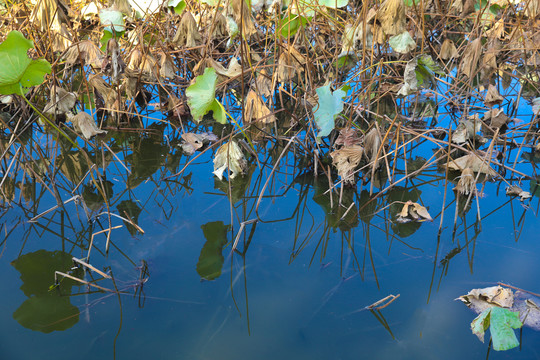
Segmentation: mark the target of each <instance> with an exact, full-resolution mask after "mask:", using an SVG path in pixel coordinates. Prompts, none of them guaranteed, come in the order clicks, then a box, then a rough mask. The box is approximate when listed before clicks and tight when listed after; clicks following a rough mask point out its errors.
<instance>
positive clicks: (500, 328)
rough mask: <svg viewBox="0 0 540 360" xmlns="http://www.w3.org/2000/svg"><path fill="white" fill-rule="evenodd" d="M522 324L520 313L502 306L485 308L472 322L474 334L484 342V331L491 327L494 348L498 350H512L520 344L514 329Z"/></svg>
mask: <svg viewBox="0 0 540 360" xmlns="http://www.w3.org/2000/svg"><path fill="white" fill-rule="evenodd" d="M522 326H523V324H522V323H521V321H520V320H519V313H517V312H514V311H511V310H508V309H503V308H500V307H492V308H489V309H486V310H484V311H483V312H482V313H481V314H480V315H479V316H478V317H476V318H475V319H474V320H473V321H472V323H471V329H472V332H473V334H475V335H476V336H478V338H479V339H480V340H481V341H482V342H484V332H485V331H486V330H487V329H488V328H489V330H490V332H491V340H492V341H493V349H495V350H497V351H504V350H510V349H513V348H515V347H516V346H519V341H518V339H517V338H516V334H515V333H514V330H513V329H519V328H520V327H522Z"/></svg>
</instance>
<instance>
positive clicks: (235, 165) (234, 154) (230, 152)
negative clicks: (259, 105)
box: [213, 140, 247, 180]
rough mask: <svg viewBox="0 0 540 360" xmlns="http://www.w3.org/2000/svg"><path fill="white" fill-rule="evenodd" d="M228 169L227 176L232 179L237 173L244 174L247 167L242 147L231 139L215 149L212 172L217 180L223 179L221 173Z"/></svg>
mask: <svg viewBox="0 0 540 360" xmlns="http://www.w3.org/2000/svg"><path fill="white" fill-rule="evenodd" d="M227 169H229V176H230V178H231V179H234V178H235V177H236V176H237V175H238V174H244V173H245V171H246V169H247V161H246V159H245V158H244V154H243V153H242V149H240V146H238V144H237V143H236V141H234V140H231V141H229V142H227V143H225V144H223V145H221V147H220V148H219V149H218V150H217V151H216V155H215V156H214V172H213V174H214V175H216V176H217V177H218V178H219V180H223V173H224V172H225V170H227Z"/></svg>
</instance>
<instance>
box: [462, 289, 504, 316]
mask: <svg viewBox="0 0 540 360" xmlns="http://www.w3.org/2000/svg"><path fill="white" fill-rule="evenodd" d="M456 300H461V301H463V302H464V303H465V304H466V305H467V306H468V307H472V308H474V309H475V311H476V309H479V310H480V309H482V310H480V312H482V311H484V310H485V309H488V308H490V307H492V306H499V307H503V308H512V306H513V305H514V294H513V292H512V290H510V289H507V288H504V287H502V286H492V287H487V288H483V289H473V290H471V291H469V293H468V294H467V295H462V296H460V297H458V298H457V299H456Z"/></svg>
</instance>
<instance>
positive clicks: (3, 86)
mask: <svg viewBox="0 0 540 360" xmlns="http://www.w3.org/2000/svg"><path fill="white" fill-rule="evenodd" d="M33 47H34V43H33V42H32V41H30V40H28V39H26V38H25V37H24V35H23V34H21V33H20V32H18V31H15V30H14V31H11V32H10V33H9V34H8V36H7V38H6V39H5V40H4V41H3V42H2V43H1V44H0V94H3V95H11V94H18V95H24V92H26V90H25V89H28V88H30V87H32V86H35V85H39V84H41V83H42V82H43V78H44V76H45V75H46V74H50V73H51V64H49V62H48V61H47V60H44V59H40V60H32V59H30V58H29V57H28V50H30V49H32V48H33ZM21 86H22V87H23V88H22V89H21Z"/></svg>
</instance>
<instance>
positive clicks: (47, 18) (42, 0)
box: [30, 0, 68, 32]
mask: <svg viewBox="0 0 540 360" xmlns="http://www.w3.org/2000/svg"><path fill="white" fill-rule="evenodd" d="M30 21H31V22H32V23H37V24H38V26H39V29H40V31H42V32H48V31H49V30H51V29H52V30H60V27H61V24H62V23H67V21H68V19H67V17H66V16H65V14H64V12H63V11H62V9H60V8H59V6H58V1H57V0H38V2H37V3H36V6H35V7H34V10H33V11H32V15H30Z"/></svg>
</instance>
